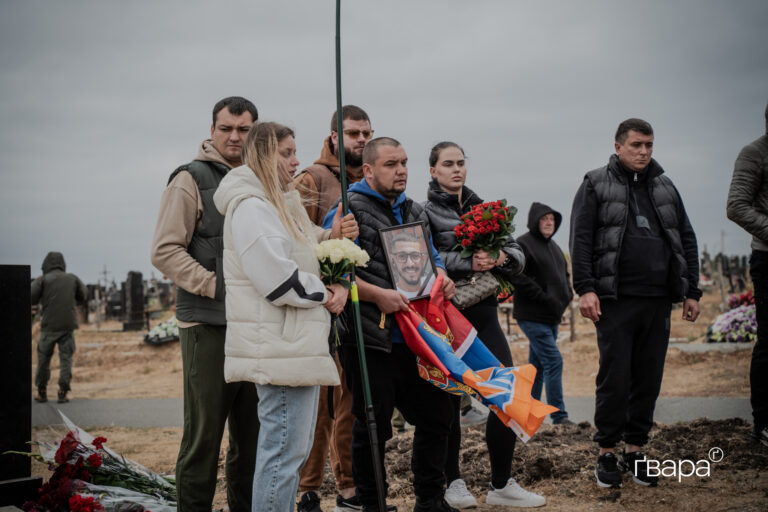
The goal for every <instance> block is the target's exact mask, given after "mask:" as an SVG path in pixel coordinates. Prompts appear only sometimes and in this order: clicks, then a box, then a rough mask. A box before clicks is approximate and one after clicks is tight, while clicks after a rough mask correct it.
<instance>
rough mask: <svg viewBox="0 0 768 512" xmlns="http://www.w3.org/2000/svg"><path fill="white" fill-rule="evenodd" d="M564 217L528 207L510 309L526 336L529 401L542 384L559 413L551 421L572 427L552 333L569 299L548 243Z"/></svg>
mask: <svg viewBox="0 0 768 512" xmlns="http://www.w3.org/2000/svg"><path fill="white" fill-rule="evenodd" d="M562 221H563V216H562V215H561V214H560V212H556V211H555V210H553V209H552V208H550V207H549V206H547V205H545V204H541V203H533V204H532V205H531V209H530V211H529V212H528V232H527V233H526V234H524V235H523V236H521V237H520V238H518V239H517V242H518V243H519V244H520V247H521V248H522V249H523V253H524V254H525V269H524V270H523V273H522V274H518V275H517V276H515V277H514V278H512V284H513V285H514V286H515V295H514V301H515V308H514V310H513V312H512V316H513V317H515V319H516V320H517V324H518V325H519V326H520V329H522V330H523V332H524V333H525V335H526V336H527V337H528V343H529V344H528V362H529V363H531V364H532V365H533V366H535V367H536V380H535V381H534V383H533V389H532V390H531V396H532V397H533V398H535V399H537V400H539V399H540V398H541V389H542V386H543V385H545V384H546V389H547V403H548V404H549V405H552V406H554V407H557V408H558V409H560V410H559V411H558V412H555V413H552V422H553V423H555V424H556V425H557V424H572V423H573V422H571V421H570V420H569V419H568V413H567V412H566V410H565V403H563V381H562V376H563V357H562V356H561V355H560V351H559V350H558V348H557V328H558V325H559V324H560V318H561V317H562V316H563V312H564V311H565V308H567V307H568V304H570V302H571V299H572V298H573V292H572V291H571V280H570V277H569V275H568V264H567V263H566V261H565V257H564V256H563V251H561V250H560V247H559V246H558V245H557V244H556V243H555V241H554V240H552V237H553V236H554V234H555V233H556V232H557V230H558V228H559V227H560V223H561V222H562Z"/></svg>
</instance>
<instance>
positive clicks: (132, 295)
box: [123, 271, 145, 331]
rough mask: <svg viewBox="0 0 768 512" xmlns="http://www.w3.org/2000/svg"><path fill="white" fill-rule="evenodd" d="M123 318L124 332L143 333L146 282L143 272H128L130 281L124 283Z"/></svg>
mask: <svg viewBox="0 0 768 512" xmlns="http://www.w3.org/2000/svg"><path fill="white" fill-rule="evenodd" d="M123 291H124V297H123V304H124V305H125V310H124V311H125V316H124V317H123V330H124V331H141V330H143V329H144V324H145V320H144V282H143V281H142V279H141V272H133V271H131V272H128V279H126V280H125V283H123Z"/></svg>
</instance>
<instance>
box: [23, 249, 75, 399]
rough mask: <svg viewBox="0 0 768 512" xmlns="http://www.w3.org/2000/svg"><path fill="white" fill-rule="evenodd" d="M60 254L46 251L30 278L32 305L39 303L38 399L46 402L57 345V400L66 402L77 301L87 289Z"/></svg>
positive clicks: (73, 352)
mask: <svg viewBox="0 0 768 512" xmlns="http://www.w3.org/2000/svg"><path fill="white" fill-rule="evenodd" d="M66 270H67V265H66V263H64V256H63V255H62V254H61V253H60V252H49V253H48V255H47V256H46V257H45V259H44V260H43V275H41V276H39V277H37V278H36V279H35V280H34V281H32V290H31V291H32V304H37V303H41V305H42V312H41V316H42V320H41V322H40V340H39V341H38V342H37V371H36V372H35V386H37V396H36V397H35V400H37V401H38V402H47V401H48V396H47V387H48V379H50V378H51V368H50V365H51V357H52V356H53V349H54V348H55V347H56V345H59V362H60V367H61V368H60V370H59V397H58V398H59V400H58V401H59V403H64V402H69V399H67V392H69V383H70V381H71V380H72V356H74V354H75V336H74V335H73V334H72V332H73V331H74V330H75V329H77V310H76V306H77V303H78V302H83V301H84V300H85V299H86V298H87V297H88V289H87V288H86V287H85V285H84V284H83V282H82V281H81V280H80V279H79V278H78V277H77V276H76V275H75V274H69V273H67V271H66Z"/></svg>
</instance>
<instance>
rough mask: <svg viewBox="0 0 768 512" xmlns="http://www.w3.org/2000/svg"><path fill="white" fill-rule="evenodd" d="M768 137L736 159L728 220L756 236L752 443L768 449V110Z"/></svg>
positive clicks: (752, 261)
mask: <svg viewBox="0 0 768 512" xmlns="http://www.w3.org/2000/svg"><path fill="white" fill-rule="evenodd" d="M765 131H766V134H765V135H763V136H762V137H760V138H758V139H757V140H755V141H752V142H751V143H750V144H747V145H746V146H744V148H743V149H742V150H741V152H740V153H739V156H738V157H737V158H736V164H735V165H734V169H733V178H732V179H731V188H730V190H729V191H728V207H727V213H728V218H729V219H731V220H732V221H733V222H735V223H736V224H738V225H739V226H741V227H743V228H744V229H746V230H747V232H748V233H749V234H751V235H752V255H751V256H750V258H749V273H750V275H751V276H752V283H753V284H754V287H755V308H756V316H757V343H755V348H754V350H752V363H751V365H750V367H749V384H750V388H751V395H750V401H751V403H752V416H753V418H754V430H753V431H752V440H753V441H754V442H760V443H762V444H764V445H766V446H768V106H767V107H766V108H765Z"/></svg>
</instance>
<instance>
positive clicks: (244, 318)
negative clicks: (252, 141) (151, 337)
mask: <svg viewBox="0 0 768 512" xmlns="http://www.w3.org/2000/svg"><path fill="white" fill-rule="evenodd" d="M213 199H214V202H215V203H216V208H217V209H218V210H219V211H220V212H221V213H222V214H224V215H225V219H224V283H225V285H226V292H227V295H226V311H227V336H226V344H225V348H224V354H225V359H224V378H225V380H226V381H227V382H235V381H249V382H255V383H256V384H273V385H284V386H313V385H330V386H335V385H338V384H339V374H338V371H337V370H336V365H335V364H334V362H333V359H332V358H331V356H330V354H329V353H328V333H329V330H330V314H329V313H328V311H327V310H326V309H325V308H324V307H323V306H322V304H324V303H325V301H326V300H327V298H326V290H325V287H324V286H323V283H322V281H321V280H320V278H319V277H318V275H319V265H318V262H317V258H316V256H315V254H314V251H313V244H312V243H309V242H302V241H299V240H296V239H295V238H293V237H292V236H291V234H290V233H288V232H287V231H286V230H285V228H284V227H283V225H282V223H281V222H280V219H279V217H278V214H277V210H276V209H275V208H274V206H273V205H272V203H270V202H269V201H268V200H267V199H266V197H265V195H264V189H263V187H262V185H261V181H259V179H258V178H257V177H256V175H255V174H254V173H253V171H251V169H250V168H248V167H246V166H242V167H238V168H236V169H232V170H231V171H230V172H229V173H228V174H227V176H225V177H224V179H223V180H222V181H221V183H220V184H219V188H218V189H217V190H216V193H215V195H214V197H213ZM286 200H287V202H288V204H289V207H290V209H291V214H292V215H293V216H297V215H304V216H306V212H305V210H304V207H303V206H302V205H301V201H300V198H299V195H298V193H297V192H295V191H291V192H288V193H286ZM308 224H310V225H311V223H308ZM316 236H317V233H313V234H312V237H313V238H314V237H316Z"/></svg>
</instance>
